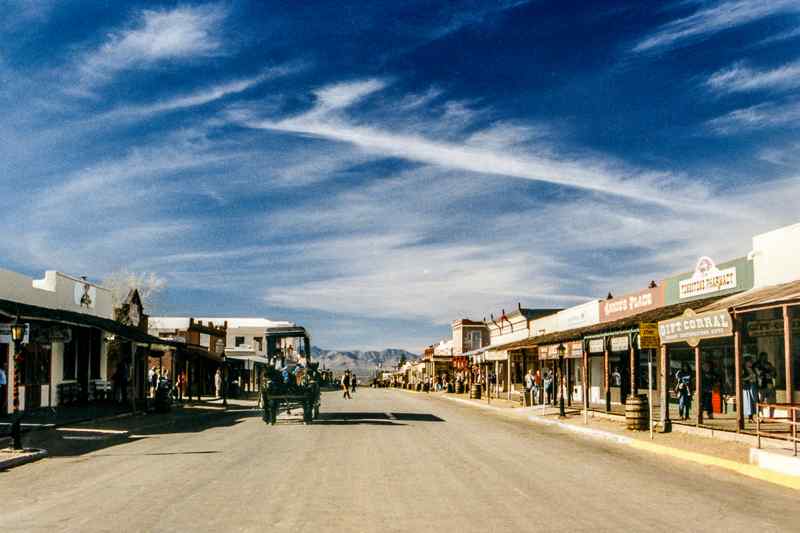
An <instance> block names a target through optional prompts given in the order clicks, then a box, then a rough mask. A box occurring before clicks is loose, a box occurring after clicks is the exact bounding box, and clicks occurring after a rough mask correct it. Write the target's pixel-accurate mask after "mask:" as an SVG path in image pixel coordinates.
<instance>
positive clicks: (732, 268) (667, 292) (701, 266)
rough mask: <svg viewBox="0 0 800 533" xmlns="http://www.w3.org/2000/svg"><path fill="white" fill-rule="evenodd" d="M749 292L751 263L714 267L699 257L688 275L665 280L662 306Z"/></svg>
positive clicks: (740, 261) (708, 261)
mask: <svg viewBox="0 0 800 533" xmlns="http://www.w3.org/2000/svg"><path fill="white" fill-rule="evenodd" d="M751 288H753V262H752V261H748V260H747V258H745V257H740V258H738V259H734V260H733V261H726V262H725V263H720V264H719V265H716V264H715V263H714V261H712V260H711V259H710V258H708V257H701V258H700V259H699V260H698V261H697V264H696V265H695V268H694V270H693V271H692V272H685V273H683V274H679V275H677V276H673V277H671V278H668V279H667V280H666V282H665V288H664V303H665V305H672V304H675V303H682V302H688V301H692V300H696V299H700V298H708V297H709V296H724V295H726V294H732V293H735V292H740V291H746V290H748V289H751Z"/></svg>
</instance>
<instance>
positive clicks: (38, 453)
mask: <svg viewBox="0 0 800 533" xmlns="http://www.w3.org/2000/svg"><path fill="white" fill-rule="evenodd" d="M34 450H35V451H34ZM31 451H33V452H34V453H32V454H30V455H23V456H21V457H15V458H13V459H6V460H5V461H0V471H2V470H9V469H11V468H14V467H15V466H22V465H24V464H28V463H32V462H34V461H38V460H39V459H44V458H45V457H47V450H41V449H38V448H31Z"/></svg>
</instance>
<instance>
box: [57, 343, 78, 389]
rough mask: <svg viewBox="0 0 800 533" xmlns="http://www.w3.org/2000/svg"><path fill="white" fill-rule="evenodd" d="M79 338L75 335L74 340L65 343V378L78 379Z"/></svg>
mask: <svg viewBox="0 0 800 533" xmlns="http://www.w3.org/2000/svg"><path fill="white" fill-rule="evenodd" d="M77 344H78V339H77V335H73V337H72V340H71V341H69V342H68V343H66V344H65V345H64V358H63V360H62V367H61V368H62V375H63V379H64V380H74V379H76V374H75V373H76V369H77V364H76V362H77V360H78V346H77Z"/></svg>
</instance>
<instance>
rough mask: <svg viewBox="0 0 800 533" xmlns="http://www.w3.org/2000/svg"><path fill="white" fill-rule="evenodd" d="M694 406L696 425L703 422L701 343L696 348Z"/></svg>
mask: <svg viewBox="0 0 800 533" xmlns="http://www.w3.org/2000/svg"><path fill="white" fill-rule="evenodd" d="M694 374H695V381H694V408H695V419H696V425H698V426H699V425H700V424H702V423H703V397H702V391H703V373H702V372H701V368H700V345H699V344H698V345H697V346H695V348H694Z"/></svg>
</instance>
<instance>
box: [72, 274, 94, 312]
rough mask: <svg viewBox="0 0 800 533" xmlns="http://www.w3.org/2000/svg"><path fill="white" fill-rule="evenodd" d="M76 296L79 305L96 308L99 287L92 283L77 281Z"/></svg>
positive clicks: (76, 302) (85, 307) (76, 303)
mask: <svg viewBox="0 0 800 533" xmlns="http://www.w3.org/2000/svg"><path fill="white" fill-rule="evenodd" d="M74 296H75V305H77V306H78V307H83V308H84V309H94V303H95V302H96V301H97V287H95V286H94V285H92V284H91V283H85V282H82V281H76V282H75V289H74Z"/></svg>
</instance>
